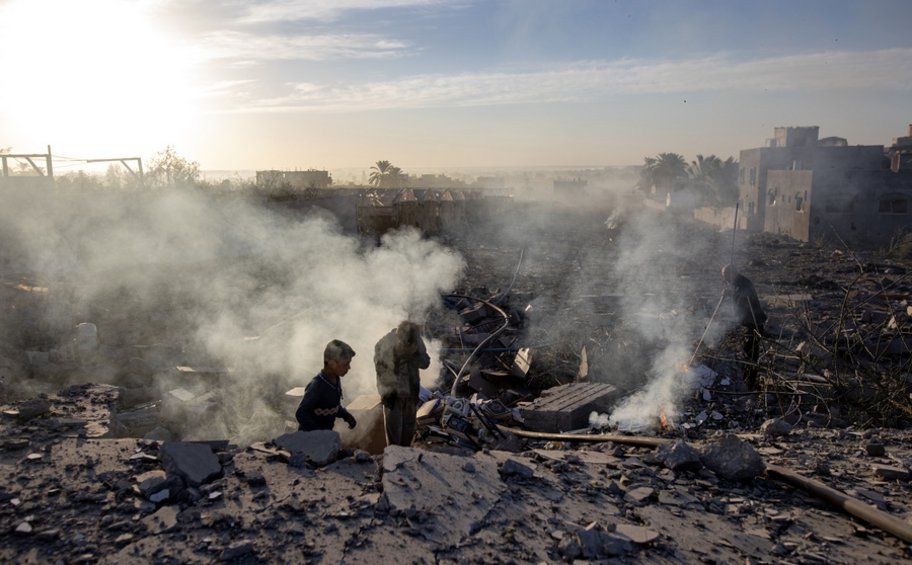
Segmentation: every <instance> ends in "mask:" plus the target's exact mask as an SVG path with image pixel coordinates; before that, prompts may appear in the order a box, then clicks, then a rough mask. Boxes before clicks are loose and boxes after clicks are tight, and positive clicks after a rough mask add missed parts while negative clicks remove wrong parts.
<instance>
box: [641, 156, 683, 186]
mask: <svg viewBox="0 0 912 565" xmlns="http://www.w3.org/2000/svg"><path fill="white" fill-rule="evenodd" d="M685 176H687V161H685V160H684V157H682V156H681V155H678V154H677V153H659V154H658V155H656V156H655V157H645V158H644V159H643V168H642V169H640V180H639V182H638V183H637V186H638V187H639V189H640V190H643V191H644V192H648V191H649V190H651V189H652V187H653V186H655V187H661V188H664V189H665V191H666V192H668V191H670V190H671V187H672V185H673V184H674V180H675V179H677V178H680V177H685Z"/></svg>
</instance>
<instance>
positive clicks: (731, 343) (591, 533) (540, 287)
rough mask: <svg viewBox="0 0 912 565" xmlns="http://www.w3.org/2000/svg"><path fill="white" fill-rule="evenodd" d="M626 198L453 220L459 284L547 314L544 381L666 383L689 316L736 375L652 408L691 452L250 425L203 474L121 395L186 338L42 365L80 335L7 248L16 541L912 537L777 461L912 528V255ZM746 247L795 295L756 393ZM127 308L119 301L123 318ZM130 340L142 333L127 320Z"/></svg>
mask: <svg viewBox="0 0 912 565" xmlns="http://www.w3.org/2000/svg"><path fill="white" fill-rule="evenodd" d="M608 214H609V212H608V211H607V210H604V209H590V210H586V211H580V210H567V209H563V208H554V207H541V206H528V207H523V208H518V209H517V210H515V211H513V212H512V213H511V214H509V215H508V216H503V217H500V218H499V220H501V221H493V222H488V223H486V224H484V225H482V226H477V227H478V229H475V230H470V231H468V232H464V233H461V234H459V235H458V237H457V236H450V237H448V238H445V239H444V240H443V241H444V242H445V243H446V244H447V245H450V246H453V247H454V248H455V249H458V250H459V251H460V253H462V254H463V256H464V257H465V259H466V263H467V268H466V273H465V276H464V278H463V280H464V283H463V284H464V288H461V289H456V291H457V292H465V293H475V294H478V295H485V296H491V295H496V294H498V293H501V292H503V291H505V290H506V291H508V292H509V294H510V296H511V298H510V304H511V305H512V306H514V307H515V308H517V309H522V310H524V311H526V312H528V315H527V316H526V317H525V320H524V324H523V327H522V329H521V331H519V332H518V333H517V335H519V336H520V338H521V340H522V341H523V343H524V344H526V345H528V346H530V347H533V348H534V349H535V350H536V351H537V357H536V362H535V363H534V364H533V367H532V369H531V370H530V372H529V381H530V382H529V385H530V389H533V390H536V389H542V388H547V387H548V386H551V385H553V384H557V383H560V382H567V381H568V380H572V379H573V378H574V376H575V375H576V373H577V372H578V370H579V365H580V348H581V346H583V345H585V347H586V350H587V356H588V361H589V363H588V364H589V375H588V378H589V379H591V380H593V381H600V382H612V383H614V384H616V385H617V386H618V387H619V388H620V389H622V390H623V391H625V392H626V393H629V394H633V393H637V392H648V391H650V390H651V389H650V387H649V383H650V381H651V378H650V376H649V375H650V374H651V373H650V371H651V370H652V367H654V363H653V360H654V359H655V358H656V357H657V352H662V351H667V350H668V348H667V345H668V344H669V343H671V342H676V341H677V340H678V339H679V338H680V341H681V342H682V343H683V344H684V350H685V351H686V352H687V353H688V355H686V356H685V357H686V358H685V359H683V361H685V362H686V361H690V360H691V354H692V363H691V365H692V366H693V367H704V368H706V369H707V373H706V374H710V375H711V377H710V378H707V379H705V380H704V382H702V383H700V385H699V386H697V387H695V388H691V389H687V390H686V391H685V393H684V394H682V395H680V396H681V398H679V399H678V401H679V402H678V404H677V405H676V407H675V410H674V412H673V414H674V418H673V420H672V422H671V423H670V425H669V426H668V429H662V427H661V426H660V425H659V421H658V418H657V417H654V416H657V414H658V413H656V414H655V415H652V414H650V415H649V417H648V418H647V421H649V422H650V423H651V427H650V429H646V430H643V431H642V432H640V433H639V434H638V436H644V437H650V438H657V439H663V440H669V441H679V440H680V441H683V442H685V444H686V445H688V446H690V447H692V448H693V450H694V452H696V453H697V454H699V455H703V457H697V458H696V460H694V459H691V460H689V461H688V462H687V464H682V465H677V464H674V463H672V462H671V461H670V460H669V459H667V458H665V455H663V453H662V452H661V451H660V450H657V449H656V448H654V447H640V446H635V445H629V444H626V443H617V442H609V441H604V442H599V441H575V440H574V441H568V440H561V439H560V438H554V439H541V440H533V439H526V438H513V439H512V440H511V441H505V442H502V443H500V444H498V445H496V446H489V447H487V448H485V449H482V450H479V451H473V450H467V449H464V448H461V447H457V446H453V445H448V444H446V443H444V442H431V441H422V442H420V443H417V444H416V445H415V446H413V447H410V448H402V447H388V448H387V449H386V450H385V451H384V452H383V453H382V454H377V455H369V454H368V453H365V452H363V451H358V450H352V449H344V448H343V449H341V450H340V451H339V452H338V453H337V454H336V455H335V456H334V457H333V461H332V462H330V463H329V464H326V465H315V464H313V463H312V462H304V463H302V462H301V461H300V460H298V459H296V458H294V457H289V454H288V453H287V452H283V451H282V450H280V449H277V448H275V446H273V445H272V444H270V443H269V441H268V440H269V438H263V439H264V442H263V443H260V444H254V445H250V446H237V445H232V444H230V443H229V442H227V441H218V440H220V439H222V438H212V439H213V441H210V442H208V443H205V445H206V449H211V450H212V454H213V455H214V457H213V458H212V463H211V464H212V465H214V466H215V468H216V469H217V472H216V473H214V474H213V475H212V476H208V477H206V478H205V479H204V480H195V479H193V478H192V475H193V473H194V472H195V471H196V469H195V468H192V467H194V465H195V464H196V462H195V461H191V462H190V463H188V465H189V466H190V467H191V468H190V469H189V470H188V469H187V468H182V469H177V468H175V466H174V464H173V463H172V462H169V460H168V458H167V457H165V456H164V454H163V448H162V446H163V445H164V444H163V442H161V441H158V440H154V439H142V438H136V437H111V436H112V435H122V434H115V433H112V414H114V413H116V412H117V411H118V410H123V406H124V404H125V403H126V402H127V401H126V398H125V396H126V395H128V394H130V393H131V391H132V390H133V387H131V386H126V385H129V384H131V382H130V380H129V378H126V377H125V376H124V375H125V374H127V373H130V372H131V371H130V370H129V369H131V368H132V369H135V370H138V371H139V370H142V369H144V368H145V367H147V366H148V365H150V364H152V360H154V359H156V358H159V357H165V358H166V359H167V356H168V355H169V351H170V350H169V348H168V344H162V343H159V344H158V346H159V347H158V348H152V349H155V350H154V351H152V350H150V348H149V347H145V348H143V349H142V350H141V351H133V352H132V353H133V354H131V355H126V356H120V355H114V354H112V356H111V358H113V359H121V358H123V359H125V361H124V363H125V364H128V366H124V367H116V369H118V370H116V371H109V372H108V373H106V374H99V373H97V372H94V373H93V372H91V371H85V365H82V366H81V367H82V369H80V370H79V371H77V372H76V373H73V372H68V371H72V370H73V366H74V365H72V364H70V363H68V362H67V360H66V355H67V352H66V351H59V350H57V353H48V358H47V359H41V360H39V361H38V363H39V364H38V365H37V367H38V370H36V364H35V363H36V361H35V360H34V359H29V358H28V355H27V354H26V351H33V352H34V351H40V350H44V351H49V352H53V351H55V348H56V347H57V346H58V345H59V341H56V342H55V340H54V339H53V338H52V337H53V336H55V335H59V334H60V333H61V332H62V331H63V330H61V329H60V328H55V327H50V326H48V325H47V324H43V323H39V322H37V320H39V319H44V318H43V317H42V316H41V313H42V311H43V310H46V309H48V308H56V307H58V306H56V304H57V303H56V302H54V301H49V300H48V299H47V298H46V297H47V293H49V292H50V293H53V292H55V290H56V289H54V288H51V289H50V290H48V289H47V288H45V287H44V285H43V284H42V279H41V277H40V276H37V275H34V274H28V273H21V272H15V274H13V273H14V270H13V269H8V270H7V271H6V275H5V276H4V280H3V287H2V289H0V291H2V292H3V293H4V295H3V304H4V311H5V313H6V317H7V319H8V320H13V321H14V322H15V321H18V323H20V324H21V327H20V329H21V331H20V332H18V333H17V334H16V335H15V336H14V338H11V339H7V340H6V341H5V342H4V343H3V344H2V349H0V360H2V363H0V371H2V374H0V377H2V379H0V386H3V387H4V392H5V395H6V396H5V397H4V398H6V400H5V401H4V402H3V404H4V405H3V406H2V410H3V411H4V413H3V416H0V476H2V477H3V479H0V559H2V560H3V561H4V562H19V563H46V562H47V563H54V562H61V563H94V562H124V561H130V562H155V563H177V562H181V563H188V562H189V563H208V562H216V561H225V562H238V563H256V562H313V563H342V562H348V563H361V562H365V563H368V562H370V563H373V562H378V561H383V560H397V561H400V562H409V563H438V562H453V563H457V562H492V563H501V562H504V563H506V562H509V563H540V562H574V561H594V562H600V561H611V562H621V563H634V562H659V563H664V562H669V563H681V562H684V563H689V562H706V563H735V562H751V563H856V562H862V561H864V562H873V563H898V562H902V561H906V560H909V559H910V558H912V551H910V542H912V540H910V539H905V540H903V539H901V536H898V535H896V534H895V533H890V532H888V531H885V530H884V529H883V527H879V526H878V525H876V524H872V523H871V522H870V521H868V520H865V519H860V518H857V517H853V516H851V515H850V514H849V513H847V512H845V511H843V510H841V509H840V508H837V507H835V506H833V505H832V503H828V502H826V501H823V500H821V499H819V498H817V497H815V496H813V495H811V494H809V493H808V492H806V491H804V490H801V489H797V488H795V487H794V486H790V485H789V484H786V483H785V482H783V481H782V480H781V479H780V478H778V477H777V476H776V475H775V473H770V472H763V470H762V468H763V467H764V466H766V467H769V466H779V467H782V468H786V469H789V470H791V471H794V472H796V473H799V474H801V475H802V476H804V477H807V478H811V479H815V480H817V481H820V482H821V483H823V484H825V485H828V486H829V487H831V488H834V489H837V490H838V491H839V492H841V493H843V494H844V495H846V496H849V497H852V498H853V499H857V500H858V501H860V503H861V504H863V505H864V506H865V507H866V508H875V509H877V510H879V511H881V512H882V515H886V516H888V517H891V518H892V519H894V520H896V521H898V522H899V523H900V524H901V525H904V526H902V527H904V528H906V529H909V528H912V511H910V508H909V506H908V502H907V501H906V497H908V496H909V495H910V492H912V486H910V477H912V443H910V439H912V431H910V427H909V422H910V415H912V403H910V395H909V393H910V390H912V388H910V387H912V385H910V373H912V371H910V354H909V353H910V352H909V347H908V345H907V342H906V338H907V337H908V336H909V333H910V326H909V322H908V319H909V317H910V316H909V313H908V311H907V307H908V306H909V304H908V299H909V295H910V294H912V281H910V278H909V275H908V272H909V271H908V269H909V268H910V266H912V265H910V263H909V261H908V259H906V258H904V257H902V256H901V254H897V253H892V254H891V253H889V252H888V251H889V250H878V251H866V252H860V251H850V250H847V249H843V248H839V247H834V246H818V245H815V244H813V243H811V244H807V243H805V244H802V243H798V242H793V241H788V240H785V239H782V238H777V237H773V236H769V235H764V236H754V237H746V236H744V237H742V234H737V237H738V238H740V239H737V240H736V241H735V242H734V245H733V244H732V235H731V232H728V233H724V232H723V233H721V234H720V233H716V232H714V231H712V230H709V229H707V228H706V227H705V226H697V225H692V224H690V223H689V222H686V221H680V220H676V219H673V218H664V217H660V218H658V219H657V218H654V217H652V216H651V214H650V216H649V217H648V218H647V219H645V220H643V221H640V219H639V218H640V216H639V215H638V214H639V213H637V212H632V211H631V212H629V213H628V214H627V215H625V216H623V217H621V219H620V221H619V222H618V223H616V224H615V223H606V221H605V218H607V217H608ZM657 234H661V237H655V236H656V235H657ZM894 251H895V250H894ZM732 260H733V262H734V263H735V264H736V265H738V267H739V268H740V269H741V270H742V271H743V272H744V273H745V274H747V275H748V276H749V277H750V278H751V279H752V280H753V282H754V284H755V285H756V287H757V290H758V292H759V294H760V295H761V298H762V299H763V301H764V304H765V305H766V307H767V311H768V313H769V315H770V323H769V325H768V328H767V332H766V336H765V338H764V340H763V348H762V354H761V358H760V361H759V365H760V367H759V372H760V374H761V390H760V391H749V390H746V389H745V387H744V384H743V378H742V374H743V364H742V363H741V360H740V359H739V358H738V354H737V343H736V339H735V338H733V337H732V336H731V335H729V333H728V332H726V331H722V329H721V327H724V324H723V321H722V319H723V316H724V315H723V313H722V308H717V307H716V306H717V302H718V301H719V298H720V296H721V281H720V278H719V268H720V267H721V266H722V265H724V264H725V263H727V262H729V261H732ZM631 272H639V273H640V274H642V275H643V276H639V277H631V276H630V273H631ZM485 293H487V294H485ZM92 307H93V306H92V305H79V308H92ZM527 307H528V308H527ZM73 308H74V309H78V308H76V307H75V306H74V307H73ZM96 308H97V307H96ZM111 310H112V311H109V312H104V314H105V315H106V316H107V318H106V319H116V318H117V317H118V316H119V315H122V314H118V312H116V311H114V309H113V308H112V309H111ZM95 313H98V312H95ZM58 319H59V318H58ZM74 319H79V318H78V317H76V316H75V315H74ZM93 319H100V318H98V317H97V316H96V317H95V318H93ZM644 320H645V321H647V322H649V323H643V321H644ZM652 321H658V322H659V323H658V324H653V323H652ZM448 323H449V320H447V321H446V322H445V323H444V322H441V323H440V326H441V327H446V324H448ZM428 326H429V328H433V327H434V325H433V324H429V325H428ZM720 326H721V327H720ZM145 327H146V328H148V327H149V326H145ZM656 328H659V329H660V330H661V331H659V330H657V329H656ZM707 328H708V329H707ZM439 331H443V330H442V329H439ZM650 332H655V333H650ZM43 340H44V342H43ZM121 342H122V343H124V344H130V343H131V342H132V343H139V342H141V339H140V338H139V337H136V338H133V337H131V336H129V335H122V336H121ZM42 346H43V347H42ZM32 356H34V353H32ZM55 356H56V357H55ZM156 356H158V357H156ZM679 361H680V360H679ZM89 366H90V367H96V368H97V367H99V366H100V365H89ZM104 366H105V367H109V366H110V364H105V365H104ZM61 373H66V374H61ZM36 376H37V378H39V379H42V380H43V381H42V382H46V383H50V384H48V385H47V386H46V387H45V388H44V389H43V393H42V391H41V390H37V389H36V388H35V387H32V388H30V389H29V394H27V395H26V394H20V391H22V390H23V389H22V387H21V386H19V385H20V384H21V383H22V381H23V380H24V379H26V380H31V381H32V383H31V384H33V385H34V384H36V383H35V382H34V380H35V379H36ZM108 383H111V384H108ZM38 384H40V383H38ZM51 385H54V386H51ZM39 393H41V394H39ZM654 408H655V407H654ZM669 413H670V414H671V413H672V412H669ZM601 431H605V432H613V431H614V430H610V429H606V430H601ZM732 436H734V437H737V438H739V440H738V441H739V442H740V443H739V444H738V445H743V446H746V447H744V449H745V450H749V451H748V452H749V454H755V455H756V456H758V457H759V461H762V464H761V465H760V467H759V468H758V469H757V470H755V472H752V473H750V476H748V477H746V478H732V477H731V476H726V474H725V473H724V472H722V471H720V470H719V469H718V468H715V467H713V466H712V464H709V463H707V460H708V455H707V454H708V452H709V451H710V448H711V446H714V445H718V444H719V443H720V442H722V440H723V438H726V437H728V438H731V437H732ZM174 439H179V438H174ZM732 441H734V440H732ZM197 445H199V444H197ZM732 458H733V459H734V458H735V456H734V454H733V455H732ZM747 458H748V459H749V457H747Z"/></svg>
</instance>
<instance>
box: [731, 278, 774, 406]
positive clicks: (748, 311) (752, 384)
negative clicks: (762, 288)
mask: <svg viewBox="0 0 912 565" xmlns="http://www.w3.org/2000/svg"><path fill="white" fill-rule="evenodd" d="M722 279H723V280H724V281H725V283H726V285H727V289H726V292H730V293H731V294H730V296H731V303H732V310H733V312H734V315H735V319H736V320H737V322H738V324H739V325H740V326H741V331H742V332H743V333H742V346H743V351H744V357H745V358H746V363H747V369H746V371H745V383H746V384H747V387H748V388H749V389H750V390H757V361H758V360H759V358H760V338H761V337H763V330H764V327H765V326H766V312H764V311H763V307H762V306H761V305H760V299H759V298H758V297H757V291H756V290H755V289H754V284H753V283H752V282H751V281H750V279H748V278H747V277H745V276H744V275H742V274H740V273H739V272H738V271H737V270H736V269H735V266H734V265H731V264H729V265H725V266H724V267H722Z"/></svg>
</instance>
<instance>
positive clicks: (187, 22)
mask: <svg viewBox="0 0 912 565" xmlns="http://www.w3.org/2000/svg"><path fill="white" fill-rule="evenodd" d="M910 25H912V2H909V1H908V0H863V1H849V0H804V1H802V2H794V1H792V0H789V1H780V0H767V1H763V2H748V1H735V0H728V1H712V0H700V1H691V0H667V1H665V0H652V1H651V0H631V1H625V0H618V1H612V0H259V1H241V0H132V1H128V0H83V1H80V2H74V1H72V0H0V69H2V72H0V149H4V148H9V149H10V150H11V151H12V152H13V153H44V152H45V151H46V150H47V147H48V146H51V148H52V151H53V153H54V155H55V156H58V155H59V156H63V157H67V158H70V159H74V160H78V159H90V158H92V159H98V158H115V157H116V158H120V157H131V156H139V157H142V158H144V159H147V158H149V157H150V156H152V155H154V154H155V153H156V152H158V151H161V150H162V149H164V148H165V147H166V146H173V147H174V148H175V150H176V151H177V153H178V154H179V155H181V156H183V157H185V158H188V159H190V160H192V161H196V162H198V163H199V164H200V166H201V168H202V169H204V170H216V169H218V170H254V169H288V170H293V169H309V168H316V169H335V168H349V167H350V168H363V169H367V168H369V167H370V165H371V164H373V163H374V162H376V161H378V160H381V159H385V160H389V161H392V162H393V164H395V165H397V166H400V167H401V168H402V169H404V170H405V171H406V172H409V171H410V170H419V169H420V170H433V169H435V168H436V169H439V170H441V171H447V170H454V169H458V168H472V167H476V168H496V167H601V166H620V165H637V164H641V163H642V162H643V158H644V157H645V156H651V155H655V154H657V153H660V152H675V153H680V154H682V155H683V156H684V157H685V158H686V159H688V160H692V159H694V158H695V156H696V155H697V154H702V155H710V154H715V155H718V156H720V157H722V158H725V157H728V156H734V157H735V158H736V159H737V158H738V152H739V151H740V150H741V149H747V148H752V147H759V146H762V145H763V144H764V143H765V141H766V139H768V138H770V137H772V135H773V128H774V127H776V126H806V125H817V126H819V127H820V135H821V137H826V136H841V137H845V138H847V139H848V141H849V143H850V144H853V145H854V144H864V145H883V144H889V143H890V142H891V139H892V138H893V137H896V136H902V135H908V127H909V126H908V124H910V123H912V34H910V33H909V28H910ZM74 162H75V161H74Z"/></svg>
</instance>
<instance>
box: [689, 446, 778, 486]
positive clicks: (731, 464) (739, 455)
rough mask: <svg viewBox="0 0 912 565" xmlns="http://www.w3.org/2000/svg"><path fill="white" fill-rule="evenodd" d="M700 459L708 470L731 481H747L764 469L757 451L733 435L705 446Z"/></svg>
mask: <svg viewBox="0 0 912 565" xmlns="http://www.w3.org/2000/svg"><path fill="white" fill-rule="evenodd" d="M701 458H702V460H703V464H704V465H706V467H707V468H708V469H710V470H711V471H712V472H714V473H715V474H716V475H718V476H719V477H721V478H723V479H728V480H731V481H749V480H751V479H753V478H754V477H756V476H757V475H759V474H760V473H762V472H763V470H764V469H765V467H766V466H765V465H764V463H763V458H761V457H760V454H759V453H757V450H756V449H754V447H753V446H752V445H750V444H749V443H747V442H746V441H744V440H742V439H740V438H738V437H737V436H734V435H727V436H725V437H723V438H722V439H720V440H718V441H715V442H713V443H711V444H709V445H707V446H706V447H705V448H704V449H703V453H702V456H701Z"/></svg>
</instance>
